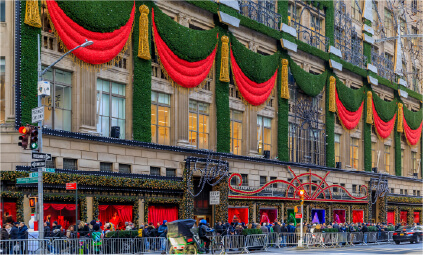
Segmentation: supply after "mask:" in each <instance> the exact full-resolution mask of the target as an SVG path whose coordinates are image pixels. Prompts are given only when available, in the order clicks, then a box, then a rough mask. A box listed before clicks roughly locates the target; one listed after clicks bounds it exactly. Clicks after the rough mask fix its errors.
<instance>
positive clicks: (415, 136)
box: [402, 112, 423, 145]
mask: <svg viewBox="0 0 423 255" xmlns="http://www.w3.org/2000/svg"><path fill="white" fill-rule="evenodd" d="M402 114H403V115H404V112H403V113H402ZM403 120H404V121H403V122H404V134H405V137H406V138H407V141H408V142H409V143H410V144H411V145H416V144H417V143H418V142H419V140H420V136H421V134H422V123H423V122H422V123H420V126H419V127H418V128H417V129H416V130H413V129H411V128H410V126H409V125H408V124H407V120H406V119H405V116H404V117H403Z"/></svg>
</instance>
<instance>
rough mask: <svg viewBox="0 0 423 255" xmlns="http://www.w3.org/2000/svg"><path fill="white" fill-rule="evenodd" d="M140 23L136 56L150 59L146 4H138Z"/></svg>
mask: <svg viewBox="0 0 423 255" xmlns="http://www.w3.org/2000/svg"><path fill="white" fill-rule="evenodd" d="M140 13H141V15H140V24H139V30H140V31H139V40H138V42H139V43H138V57H139V58H142V59H145V60H150V59H151V54H150V45H149V43H148V14H149V13H150V10H149V9H148V7H147V5H145V4H143V5H141V6H140Z"/></svg>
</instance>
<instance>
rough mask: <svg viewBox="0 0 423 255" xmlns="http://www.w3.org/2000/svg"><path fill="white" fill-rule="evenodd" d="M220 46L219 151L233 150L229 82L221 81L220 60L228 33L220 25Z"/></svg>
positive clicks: (217, 92)
mask: <svg viewBox="0 0 423 255" xmlns="http://www.w3.org/2000/svg"><path fill="white" fill-rule="evenodd" d="M219 28H220V29H219V47H218V49H217V52H216V65H215V66H216V67H215V81H216V83H215V97H216V131H217V134H216V135H217V139H216V140H217V145H216V150H217V151H218V152H231V116H230V109H229V82H222V81H220V62H221V48H222V41H221V40H220V38H222V36H224V35H226V33H225V30H224V29H223V27H219Z"/></svg>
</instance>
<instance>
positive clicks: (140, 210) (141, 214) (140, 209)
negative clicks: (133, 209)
mask: <svg viewBox="0 0 423 255" xmlns="http://www.w3.org/2000/svg"><path fill="white" fill-rule="evenodd" d="M138 203H139V205H140V206H139V207H138V215H139V218H138V226H141V224H142V223H143V222H144V199H138Z"/></svg>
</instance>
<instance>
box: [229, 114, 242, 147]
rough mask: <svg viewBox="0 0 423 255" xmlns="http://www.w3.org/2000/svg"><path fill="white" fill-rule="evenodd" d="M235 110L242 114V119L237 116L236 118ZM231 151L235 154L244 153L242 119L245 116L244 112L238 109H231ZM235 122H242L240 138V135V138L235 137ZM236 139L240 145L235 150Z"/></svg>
mask: <svg viewBox="0 0 423 255" xmlns="http://www.w3.org/2000/svg"><path fill="white" fill-rule="evenodd" d="M234 112H236V113H238V114H240V115H241V120H239V119H236V118H234ZM230 114H231V128H230V129H231V152H232V153H233V154H235V155H242V133H243V132H242V120H243V117H244V112H242V111H237V110H232V109H231V113H230ZM235 123H238V124H240V126H239V127H240V129H241V131H240V133H241V137H240V138H239V137H238V139H237V138H234V126H235ZM238 133H239V131H238ZM235 141H236V143H237V144H238V145H239V147H238V149H237V150H236V152H235Z"/></svg>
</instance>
